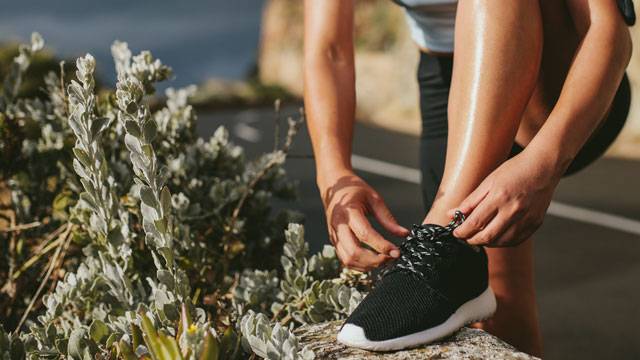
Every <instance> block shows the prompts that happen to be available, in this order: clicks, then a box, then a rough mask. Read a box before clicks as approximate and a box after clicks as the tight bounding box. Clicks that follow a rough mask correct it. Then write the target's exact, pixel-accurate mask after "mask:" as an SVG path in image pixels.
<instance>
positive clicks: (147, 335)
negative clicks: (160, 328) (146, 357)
mask: <svg viewBox="0 0 640 360" xmlns="http://www.w3.org/2000/svg"><path fill="white" fill-rule="evenodd" d="M139 316H140V322H141V325H142V332H143V333H144V343H145V344H146V345H147V349H149V353H150V354H151V357H152V358H153V359H154V360H164V357H162V343H161V342H160V338H159V337H158V332H157V331H156V328H155V327H154V326H153V323H152V322H151V320H150V319H149V317H147V315H146V314H144V313H140V314H139Z"/></svg>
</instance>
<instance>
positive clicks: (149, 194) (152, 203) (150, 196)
mask: <svg viewBox="0 0 640 360" xmlns="http://www.w3.org/2000/svg"><path fill="white" fill-rule="evenodd" d="M140 200H142V202H143V203H145V205H147V206H149V207H152V208H154V209H156V211H158V210H159V209H158V202H157V201H156V196H155V194H154V193H153V190H151V188H150V187H148V186H142V187H141V188H140ZM158 212H159V211H158Z"/></svg>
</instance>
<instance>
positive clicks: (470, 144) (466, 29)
mask: <svg viewBox="0 0 640 360" xmlns="http://www.w3.org/2000/svg"><path fill="white" fill-rule="evenodd" d="M525 20H526V21H525ZM454 54H455V56H454V70H453V78H452V85H451V95H450V98H449V136H448V145H447V156H446V163H445V170H444V176H443V179H442V183H441V185H440V188H439V190H438V196H437V198H436V200H435V202H434V205H433V207H432V208H431V210H430V211H429V214H428V215H427V218H426V219H425V222H430V223H440V224H443V223H446V222H448V221H449V218H448V217H447V215H446V211H447V210H449V209H450V208H453V207H455V206H457V205H458V204H459V203H460V202H461V201H462V200H463V199H464V198H465V197H466V196H467V195H468V194H469V193H470V192H471V191H473V190H474V189H475V187H476V186H478V184H480V182H482V180H483V179H484V178H485V177H486V176H487V175H488V174H489V173H491V171H493V170H494V169H495V168H496V167H497V166H498V165H500V164H501V163H502V162H504V160H505V159H506V158H507V156H508V154H509V151H510V149H511V146H512V145H513V141H514V138H515V136H516V133H517V131H518V128H519V126H520V121H521V119H522V116H523V113H524V110H525V107H526V106H527V103H528V101H529V99H530V97H531V94H532V92H533V90H534V88H535V87H536V81H537V79H538V73H539V66H540V59H541V54H542V19H541V13H540V5H539V3H538V1H512V0H501V1H474V0H468V1H460V2H459V4H458V14H457V18H456V35H455V50H454ZM488 255H489V263H490V266H489V272H490V283H491V286H492V288H493V289H494V291H495V293H496V296H497V299H498V313H496V315H495V316H494V318H493V319H492V320H490V321H487V322H486V323H485V324H483V325H482V326H483V327H484V328H486V329H487V330H488V331H490V332H493V333H495V334H497V335H498V336H500V337H501V338H503V339H504V340H506V341H507V342H510V343H511V344H513V345H514V346H516V347H518V348H519V349H521V350H522V351H526V352H529V353H531V354H536V355H539V354H540V353H541V352H542V346H541V339H540V332H539V328H538V321H537V310H536V305H535V294H534V286H533V259H532V244H531V241H530V240H529V241H527V242H525V243H523V244H521V245H520V246H518V247H516V248H511V249H488Z"/></svg>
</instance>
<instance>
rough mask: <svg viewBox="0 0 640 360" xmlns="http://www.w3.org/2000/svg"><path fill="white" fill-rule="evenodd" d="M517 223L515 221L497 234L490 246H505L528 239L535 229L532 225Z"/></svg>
mask: <svg viewBox="0 0 640 360" xmlns="http://www.w3.org/2000/svg"><path fill="white" fill-rule="evenodd" d="M518 225H519V223H518V222H515V223H514V224H513V225H512V226H510V227H509V229H507V230H506V231H505V232H504V233H503V234H502V235H500V236H498V237H497V238H496V240H495V241H494V242H493V244H491V246H492V247H505V246H516V245H519V244H521V243H523V242H524V241H526V240H527V239H529V238H530V237H531V236H532V235H533V233H534V232H535V231H536V229H537V228H536V227H533V226H525V227H522V226H518Z"/></svg>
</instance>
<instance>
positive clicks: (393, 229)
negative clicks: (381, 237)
mask: <svg viewBox="0 0 640 360" xmlns="http://www.w3.org/2000/svg"><path fill="white" fill-rule="evenodd" d="M368 199H369V205H370V208H371V213H373V216H374V217H375V218H376V220H378V222H379V223H380V225H382V227H383V228H385V230H387V231H388V232H390V233H392V234H393V235H396V236H403V237H404V236H407V235H409V230H408V229H407V228H405V227H404V226H402V225H400V224H398V222H397V221H396V218H395V217H393V214H391V211H389V208H388V207H387V205H386V204H385V203H384V200H382V197H380V195H378V194H374V195H370V196H369V198H368Z"/></svg>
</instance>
